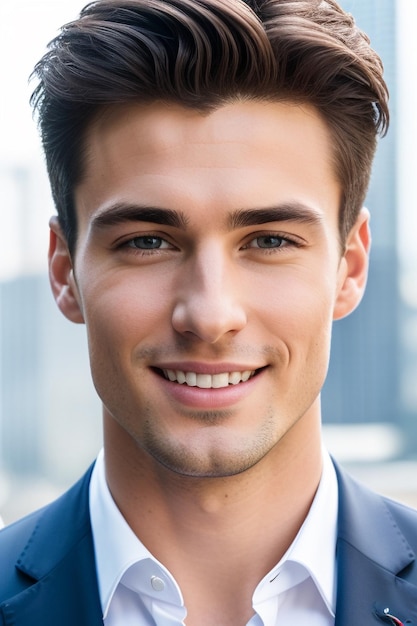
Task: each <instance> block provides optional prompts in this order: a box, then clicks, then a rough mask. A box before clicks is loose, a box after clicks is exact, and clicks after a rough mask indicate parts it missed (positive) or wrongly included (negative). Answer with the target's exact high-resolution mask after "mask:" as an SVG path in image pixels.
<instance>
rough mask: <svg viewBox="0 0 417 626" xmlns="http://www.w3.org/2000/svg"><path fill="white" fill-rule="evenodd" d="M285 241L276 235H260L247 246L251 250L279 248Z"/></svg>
mask: <svg viewBox="0 0 417 626" xmlns="http://www.w3.org/2000/svg"><path fill="white" fill-rule="evenodd" d="M285 242H286V240H285V239H284V238H283V237H279V236H277V235H262V236H261V237H256V239H253V241H251V243H250V244H249V246H250V247H251V248H280V247H281V246H282V245H283V244H284V243H285Z"/></svg>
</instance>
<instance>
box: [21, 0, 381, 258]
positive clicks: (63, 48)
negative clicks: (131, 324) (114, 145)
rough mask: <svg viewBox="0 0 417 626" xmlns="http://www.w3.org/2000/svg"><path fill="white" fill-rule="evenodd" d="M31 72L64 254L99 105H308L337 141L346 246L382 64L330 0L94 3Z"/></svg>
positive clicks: (373, 127) (377, 124)
mask: <svg viewBox="0 0 417 626" xmlns="http://www.w3.org/2000/svg"><path fill="white" fill-rule="evenodd" d="M33 75H35V76H36V77H37V78H38V80H39V83H38V85H37V87H36V89H35V91H34V92H33V95H32V99H31V102H32V104H33V106H34V109H35V111H36V112H37V114H38V118H39V126H40V131H41V136H42V141H43V146H44V150H45V155H46V163H47V168H48V174H49V178H50V183H51V188H52V195H53V198H54V202H55V206H56V208H57V211H58V217H59V221H60V224H61V228H62V230H63V233H64V235H65V237H66V239H67V243H68V247H69V250H70V251H71V252H74V249H75V243H76V231H77V223H76V211H75V206H74V188H75V187H76V185H77V184H79V183H80V182H81V180H82V177H83V170H84V167H83V166H84V160H85V152H86V146H85V141H86V132H87V130H88V128H89V126H90V125H91V124H92V122H93V121H94V119H95V118H96V116H97V115H98V114H99V113H100V111H101V110H102V109H103V108H107V107H109V106H114V105H117V104H121V103H127V102H135V101H137V102H140V103H149V102H152V101H159V102H167V103H176V104H180V105H183V106H185V107H192V108H194V109H198V110H201V111H202V112H209V111H210V110H213V109H215V108H216V107H219V106H221V105H222V104H224V103H226V102H230V101H233V100H236V99H256V100H267V101H268V100H273V101H280V100H290V101H296V102H308V103H310V104H312V105H313V106H315V107H316V108H317V110H318V111H319V112H320V114H321V116H322V118H323V119H324V121H325V123H326V124H327V125H328V128H329V130H330V132H331V135H332V139H333V147H334V155H333V159H334V168H335V173H336V176H337V177H338V180H339V182H340V184H341V187H342V204H341V207H340V217H339V229H340V238H341V241H342V243H343V242H344V241H345V238H346V236H347V234H348V233H349V231H350V229H351V227H352V226H353V224H354V223H355V220H356V218H357V215H358V213H359V211H360V209H361V207H362V203H363V201H364V198H365V194H366V190H367V187H368V183H369V178H370V171H371V165H372V160H373V156H374V152H375V148H376V140H377V134H378V133H381V134H383V133H384V132H386V130H387V127H388V117H389V114H388V106H387V100H388V93H387V87H386V85H385V82H384V80H383V77H382V64H381V61H380V59H379V57H378V55H377V54H376V53H375V52H374V51H373V50H372V48H371V47H370V46H369V39H368V38H367V36H366V35H365V34H364V33H362V32H361V31H360V30H359V29H358V28H357V26H356V25H355V22H354V20H353V18H352V16H351V15H349V14H347V13H345V12H344V11H343V10H342V9H341V8H340V7H339V5H338V4H337V3H336V2H335V1H334V0H98V1H96V2H91V3H90V4H88V5H87V6H86V7H85V8H84V9H83V10H82V12H81V14H80V17H79V19H77V20H75V21H74V22H71V23H69V24H67V25H66V26H64V27H63V28H62V30H61V33H60V34H59V35H58V37H56V38H55V39H54V40H53V41H52V42H51V43H50V44H49V49H48V52H47V53H46V54H45V55H44V57H43V58H42V59H41V60H40V61H39V63H38V64H37V65H36V67H35V69H34V72H33Z"/></svg>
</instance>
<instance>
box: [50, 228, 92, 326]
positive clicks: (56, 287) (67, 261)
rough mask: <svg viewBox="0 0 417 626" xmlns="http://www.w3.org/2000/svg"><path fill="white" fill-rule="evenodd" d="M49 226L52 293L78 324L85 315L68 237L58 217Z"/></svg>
mask: <svg viewBox="0 0 417 626" xmlns="http://www.w3.org/2000/svg"><path fill="white" fill-rule="evenodd" d="M49 226H50V237H49V253H48V265H49V281H50V284H51V288H52V293H53V294H54V298H55V301H56V303H57V305H58V307H59V309H60V311H61V312H62V313H63V314H64V315H65V317H67V318H68V319H69V320H70V321H71V322H74V323H76V324H83V323H84V317H83V313H82V309H81V303H80V297H79V293H78V289H77V284H76V281H75V277H74V271H73V264H72V259H71V255H70V253H69V250H68V246H67V242H66V239H65V237H64V235H63V233H62V230H61V227H60V225H59V222H58V219H57V218H56V217H52V218H51V220H50V222H49Z"/></svg>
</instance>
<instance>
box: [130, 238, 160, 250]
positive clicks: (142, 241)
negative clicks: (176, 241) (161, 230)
mask: <svg viewBox="0 0 417 626" xmlns="http://www.w3.org/2000/svg"><path fill="white" fill-rule="evenodd" d="M164 244H165V245H164ZM127 245H128V246H129V247H130V248H135V249H136V250H138V249H139V250H159V249H160V248H164V247H166V246H167V242H166V241H164V240H163V239H162V238H161V237H154V236H153V235H143V236H142V237H134V238H133V239H131V240H130V241H128V242H127Z"/></svg>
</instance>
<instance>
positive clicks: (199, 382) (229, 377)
mask: <svg viewBox="0 0 417 626" xmlns="http://www.w3.org/2000/svg"><path fill="white" fill-rule="evenodd" d="M162 372H163V375H164V376H165V378H166V379H167V380H170V381H171V382H176V383H179V384H180V385H188V386H189V387H199V388H200V389H221V388H222V387H228V386H229V385H238V384H239V383H244V382H246V381H247V380H249V378H252V376H254V375H255V372H256V370H245V371H244V372H222V373H221V374H196V372H182V371H181V370H168V369H164V370H162Z"/></svg>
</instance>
